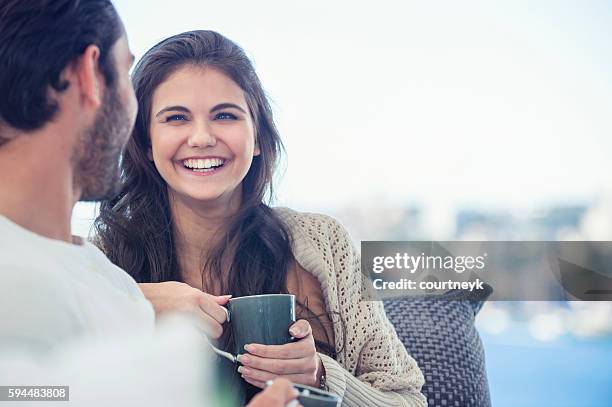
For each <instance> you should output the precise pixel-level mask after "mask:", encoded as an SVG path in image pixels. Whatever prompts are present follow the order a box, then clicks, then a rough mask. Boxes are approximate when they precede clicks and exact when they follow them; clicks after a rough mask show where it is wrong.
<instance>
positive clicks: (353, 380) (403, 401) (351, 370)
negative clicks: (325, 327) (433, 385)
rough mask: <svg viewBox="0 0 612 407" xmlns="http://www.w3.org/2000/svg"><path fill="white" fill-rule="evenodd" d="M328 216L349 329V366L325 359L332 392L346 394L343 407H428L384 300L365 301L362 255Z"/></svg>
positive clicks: (419, 378)
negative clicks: (362, 295)
mask: <svg viewBox="0 0 612 407" xmlns="http://www.w3.org/2000/svg"><path fill="white" fill-rule="evenodd" d="M325 218H327V220H328V227H329V243H330V245H331V254H332V258H333V270H334V272H335V279H336V285H337V293H338V301H339V307H338V310H339V312H340V315H341V316H342V318H343V320H344V326H345V330H346V333H345V344H344V349H343V351H344V352H345V355H344V358H343V359H344V360H343V362H344V363H343V364H344V365H345V367H346V368H345V367H342V366H341V365H340V364H339V363H338V362H337V361H335V360H333V359H331V358H328V357H325V356H322V360H323V365H324V367H325V370H326V375H327V383H328V386H329V388H330V390H331V391H333V392H336V393H338V394H339V395H341V396H342V398H343V403H342V405H343V406H426V405H427V401H426V399H425V397H424V396H423V395H422V394H421V393H420V390H421V387H422V386H423V383H424V378H423V374H422V373H421V371H420V369H419V368H418V366H417V364H416V361H415V360H414V359H413V358H412V357H410V356H409V355H408V353H407V351H406V349H405V347H404V346H403V344H402V343H401V341H400V340H399V338H398V337H397V334H396V332H395V329H394V328H393V326H392V325H391V323H390V322H389V320H388V319H387V316H386V314H385V311H384V308H383V304H382V302H380V301H365V300H363V299H362V298H361V289H362V282H363V278H364V277H363V276H362V274H361V256H360V254H359V252H358V251H357V250H356V248H355V246H354V245H353V243H352V241H351V239H350V237H349V235H348V233H347V232H346V230H345V229H344V227H342V225H340V223H339V222H337V221H336V220H335V219H333V218H329V217H325ZM347 369H348V370H347Z"/></svg>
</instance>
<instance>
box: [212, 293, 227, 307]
mask: <svg viewBox="0 0 612 407" xmlns="http://www.w3.org/2000/svg"><path fill="white" fill-rule="evenodd" d="M212 298H213V300H214V301H215V302H216V303H217V304H219V305H225V304H227V302H228V301H229V300H230V298H232V295H231V294H228V295H219V296H217V295H213V296H212Z"/></svg>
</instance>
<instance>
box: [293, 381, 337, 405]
mask: <svg viewBox="0 0 612 407" xmlns="http://www.w3.org/2000/svg"><path fill="white" fill-rule="evenodd" d="M293 387H294V388H295V389H296V390H297V391H298V393H299V396H298V401H299V402H300V404H301V405H302V406H304V407H337V406H339V405H340V402H341V401H342V399H341V398H340V397H338V396H336V395H335V394H331V393H330V392H328V391H324V390H321V389H315V388H314V387H310V386H305V385H303V384H294V385H293Z"/></svg>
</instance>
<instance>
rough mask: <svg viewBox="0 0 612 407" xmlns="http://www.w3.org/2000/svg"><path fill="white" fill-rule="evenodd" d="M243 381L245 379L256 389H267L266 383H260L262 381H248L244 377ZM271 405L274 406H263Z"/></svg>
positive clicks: (265, 405)
mask: <svg viewBox="0 0 612 407" xmlns="http://www.w3.org/2000/svg"><path fill="white" fill-rule="evenodd" d="M243 379H244V381H245V382H247V383H250V384H252V385H253V386H255V387H259V388H260V389H265V388H266V383H265V382H260V381H257V380H253V379H247V378H246V377H243ZM270 405H272V404H262V405H261V406H262V407H269V406H270ZM281 405H282V404H281ZM250 406H251V404H249V407H250ZM283 407H284V406H283Z"/></svg>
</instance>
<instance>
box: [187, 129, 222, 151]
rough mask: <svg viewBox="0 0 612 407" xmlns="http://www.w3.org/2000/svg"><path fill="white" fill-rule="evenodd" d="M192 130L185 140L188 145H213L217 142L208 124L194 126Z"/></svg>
mask: <svg viewBox="0 0 612 407" xmlns="http://www.w3.org/2000/svg"><path fill="white" fill-rule="evenodd" d="M193 130H194V131H193V133H192V134H191V135H190V136H189V139H188V140H187V145H189V147H213V146H214V145H215V144H217V138H216V137H215V135H214V134H213V132H212V131H211V129H210V127H209V126H207V125H205V124H202V125H200V126H196V127H195V128H194V129H193Z"/></svg>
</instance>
